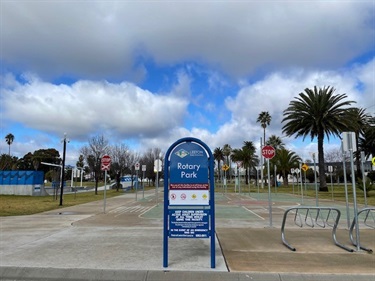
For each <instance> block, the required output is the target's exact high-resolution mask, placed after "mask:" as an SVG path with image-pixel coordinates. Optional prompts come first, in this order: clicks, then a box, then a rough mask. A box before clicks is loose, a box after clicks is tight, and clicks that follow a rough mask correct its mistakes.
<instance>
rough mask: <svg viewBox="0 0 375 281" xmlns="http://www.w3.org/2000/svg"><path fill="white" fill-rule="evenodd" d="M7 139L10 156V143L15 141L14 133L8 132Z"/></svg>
mask: <svg viewBox="0 0 375 281" xmlns="http://www.w3.org/2000/svg"><path fill="white" fill-rule="evenodd" d="M5 141H6V143H7V144H8V145H9V153H8V154H9V156H10V145H11V144H12V143H13V141H14V136H13V134H7V135H6V136H5Z"/></svg>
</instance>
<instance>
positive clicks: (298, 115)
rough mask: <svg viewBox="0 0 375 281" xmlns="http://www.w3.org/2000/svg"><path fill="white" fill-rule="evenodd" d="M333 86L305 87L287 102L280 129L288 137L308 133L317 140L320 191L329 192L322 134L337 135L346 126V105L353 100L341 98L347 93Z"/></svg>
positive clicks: (323, 135) (347, 120)
mask: <svg viewBox="0 0 375 281" xmlns="http://www.w3.org/2000/svg"><path fill="white" fill-rule="evenodd" d="M334 92H335V89H334V88H333V87H330V86H328V87H324V88H323V89H322V88H319V89H318V88H317V87H316V86H315V87H314V89H309V88H306V89H305V92H304V93H300V94H299V97H297V98H295V100H293V101H291V102H290V103H289V107H288V108H287V109H286V110H284V118H283V120H282V122H283V123H284V122H285V125H284V126H283V128H282V130H283V133H285V134H286V135H287V136H292V135H294V134H295V137H296V138H297V137H299V136H302V137H303V139H305V137H306V136H307V135H310V137H311V140H313V139H314V138H315V137H316V138H317V140H318V162H319V180H320V188H319V190H320V191H328V188H327V183H326V178H325V173H324V149H323V143H324V137H325V136H327V138H328V139H329V136H330V135H334V136H340V134H341V133H342V132H344V131H346V130H347V129H348V128H349V123H350V119H349V118H348V112H347V109H348V108H347V106H350V105H351V104H352V103H353V101H343V100H344V99H345V98H347V95H346V94H340V95H334Z"/></svg>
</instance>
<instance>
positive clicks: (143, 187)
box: [142, 171, 145, 199]
mask: <svg viewBox="0 0 375 281" xmlns="http://www.w3.org/2000/svg"><path fill="white" fill-rule="evenodd" d="M144 179H145V171H143V177H142V191H143V195H142V199H145V184H144Z"/></svg>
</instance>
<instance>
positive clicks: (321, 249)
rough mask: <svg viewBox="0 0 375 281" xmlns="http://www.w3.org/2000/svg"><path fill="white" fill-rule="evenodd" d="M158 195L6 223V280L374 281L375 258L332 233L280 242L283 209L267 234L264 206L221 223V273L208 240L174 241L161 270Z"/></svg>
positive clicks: (2, 257) (0, 234)
mask: <svg viewBox="0 0 375 281" xmlns="http://www.w3.org/2000/svg"><path fill="white" fill-rule="evenodd" d="M153 194H154V191H148V192H147V193H146V198H145V199H141V198H140V197H138V199H139V200H138V201H135V198H134V194H124V195H121V196H118V197H115V198H111V199H107V204H106V213H105V214H104V213H103V201H97V202H92V203H88V204H82V205H78V206H74V207H68V208H63V209H59V210H54V211H50V212H45V213H41V214H36V215H31V216H20V217H1V218H0V223H1V225H0V252H1V254H0V280H155V281H156V280H271V281H272V280H285V281H286V280H340V281H345V280H367V281H375V255H373V254H368V253H367V252H364V251H360V252H354V253H349V252H346V251H344V250H343V249H341V248H338V247H337V246H335V245H334V244H333V242H332V238H331V230H330V229H320V230H318V229H306V230H305V229H302V230H301V229H299V228H290V229H287V235H288V236H287V238H288V241H289V242H290V243H291V244H293V246H294V247H296V248H297V251H296V252H292V251H290V250H289V249H287V248H286V247H285V246H284V245H283V244H282V243H281V237H280V227H279V226H280V220H281V216H282V213H283V210H282V209H276V208H275V209H274V217H275V218H274V220H275V224H274V225H275V227H273V228H269V227H267V220H266V215H265V214H266V213H267V210H265V209H264V206H261V205H260V203H259V202H255V203H254V206H251V205H249V206H247V207H246V208H247V209H246V210H248V211H249V212H248V217H246V216H241V217H239V213H238V212H237V213H236V212H234V213H233V214H235V216H233V217H230V213H229V214H228V213H222V214H223V217H220V216H219V217H217V219H216V235H217V239H216V268H214V269H212V268H210V249H209V247H210V245H209V239H169V264H168V267H167V268H163V266H162V261H163V245H162V230H163V221H162V216H161V215H160V214H162V212H163V211H162V210H163V204H162V203H160V202H159V204H156V201H155V200H154V199H155V198H154V197H153ZM232 197H233V198H234V197H235V196H232ZM159 198H162V196H159ZM224 201H225V200H223V202H224ZM228 202H229V203H228ZM228 202H227V201H225V202H224V203H225V204H227V205H228V204H236V202H235V200H233V201H228ZM224 203H223V204H224ZM227 205H226V206H225V208H226V209H225V210H228V208H234V207H236V206H227ZM237 207H238V206H237ZM284 207H285V206H283V208H284ZM217 208H218V210H220V208H221V207H220V206H219V205H218V206H217ZM241 208H242V207H241ZM230 210H232V209H230ZM233 210H234V209H233ZM246 210H245V211H246ZM246 212H247V211H246ZM219 213H220V212H219ZM338 239H339V240H340V241H342V243H344V244H346V245H347V246H350V244H349V239H348V231H347V230H345V229H340V230H339V232H338ZM361 241H363V244H364V245H366V246H367V247H370V248H373V249H374V248H375V233H374V230H363V231H362V230H361ZM352 247H353V246H352ZM353 248H354V247H353Z"/></svg>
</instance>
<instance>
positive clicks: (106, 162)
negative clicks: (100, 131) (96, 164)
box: [101, 155, 111, 171]
mask: <svg viewBox="0 0 375 281" xmlns="http://www.w3.org/2000/svg"><path fill="white" fill-rule="evenodd" d="M110 168H111V157H110V156H109V155H104V156H103V157H102V161H101V170H102V171H108V170H109V169H110Z"/></svg>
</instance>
